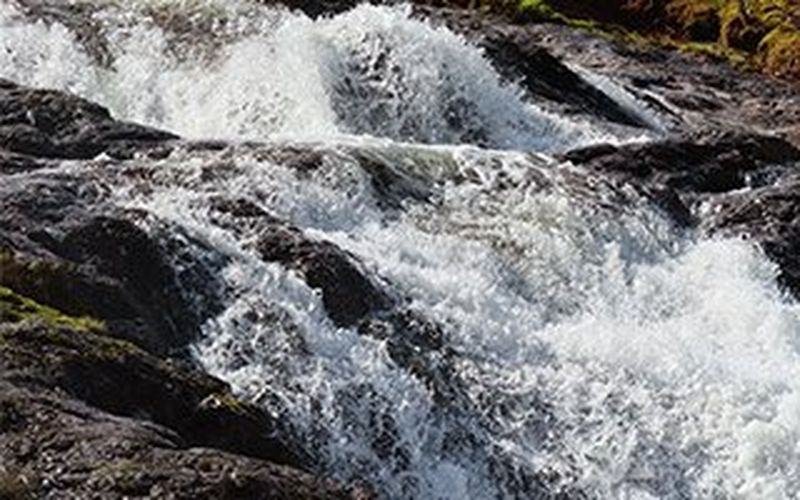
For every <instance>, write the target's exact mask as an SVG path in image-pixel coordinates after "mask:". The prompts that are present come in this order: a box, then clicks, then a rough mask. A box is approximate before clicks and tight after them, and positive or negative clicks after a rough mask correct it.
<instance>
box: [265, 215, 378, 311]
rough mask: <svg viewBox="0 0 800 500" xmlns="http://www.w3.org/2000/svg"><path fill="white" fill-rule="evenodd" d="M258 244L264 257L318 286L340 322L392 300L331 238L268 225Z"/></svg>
mask: <svg viewBox="0 0 800 500" xmlns="http://www.w3.org/2000/svg"><path fill="white" fill-rule="evenodd" d="M257 246H258V251H259V253H260V254H261V257H262V258H263V259H264V260H265V261H268V262H280V263H281V264H283V265H285V266H286V267H289V268H291V269H294V270H296V271H299V272H301V273H302V274H303V276H304V277H305V280H306V282H307V283H308V285H309V286H310V287H312V288H316V289H319V290H320V291H321V292H322V302H323V304H324V305H325V309H326V311H328V315H329V316H330V318H331V320H333V322H334V323H336V324H337V325H339V326H352V325H355V324H356V323H357V322H358V321H359V320H361V319H362V318H364V317H366V316H368V315H370V314H371V313H374V312H377V311H381V310H384V309H387V308H388V307H389V306H390V305H391V303H392V300H391V299H390V298H389V296H388V295H386V294H385V293H384V292H383V291H382V290H381V289H380V288H379V287H378V286H377V285H376V284H374V283H373V282H372V280H370V279H369V278H368V277H367V274H366V272H364V271H363V270H362V268H361V265H360V264H359V263H358V261H357V260H356V259H355V258H354V257H353V256H352V255H349V254H348V253H347V252H344V251H343V250H341V249H339V248H338V247H337V246H335V245H333V244H331V243H329V242H326V241H314V240H311V239H308V238H307V237H305V236H304V235H303V233H302V232H301V231H300V230H298V229H296V228H292V227H289V226H283V225H272V226H270V227H267V228H266V229H265V230H264V232H263V233H262V235H261V237H260V239H259V242H258V245H257Z"/></svg>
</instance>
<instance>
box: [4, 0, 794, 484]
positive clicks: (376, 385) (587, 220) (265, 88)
mask: <svg viewBox="0 0 800 500" xmlns="http://www.w3.org/2000/svg"><path fill="white" fill-rule="evenodd" d="M93 5H94V7H93V9H92V10H91V11H90V12H89V14H87V15H89V16H91V19H92V20H93V24H92V25H91V29H92V33H93V34H94V35H96V39H95V38H93V37H92V36H82V35H81V34H80V33H79V31H80V30H78V29H76V28H75V27H70V26H67V25H65V24H63V23H59V22H57V21H53V20H52V19H50V20H41V19H40V20H36V19H34V18H31V17H28V16H23V15H22V14H21V9H20V7H19V6H18V5H16V4H15V3H14V2H9V0H3V1H2V3H0V76H3V77H6V78H10V79H13V80H16V81H18V82H20V83H26V84H30V85H35V86H43V87H55V88H61V89H66V90H70V91H72V92H75V93H77V94H80V95H82V96H84V97H87V98H90V99H92V100H95V101H98V102H100V103H102V104H104V105H106V106H108V107H109V108H110V109H111V110H112V112H113V113H114V114H115V115H116V116H117V117H120V118H124V119H128V120H134V121H139V122H144V123H147V124H150V125H154V126H158V127H162V128H165V129H169V130H171V131H174V132H176V133H179V134H182V135H184V136H186V137H190V138H214V139H229V140H233V141H259V142H263V143H267V145H263V146H259V145H253V144H240V145H238V146H233V147H230V148H227V149H225V150H222V151H206V152H197V151H188V150H186V151H182V150H178V151H175V152H173V153H172V154H171V155H170V156H168V157H167V158H163V159H155V160H154V159H139V160H134V162H133V163H135V164H136V168H139V169H146V170H148V171H149V172H150V175H148V176H144V177H145V178H147V179H148V185H147V186H142V185H141V182H140V181H136V180H134V176H125V175H119V176H118V178H116V179H115V180H114V181H113V186H111V187H112V190H113V195H112V196H113V199H114V202H115V203H116V204H118V205H120V206H124V207H135V208H138V209H143V210H146V211H147V212H149V213H150V214H152V219H153V220H158V221H160V223H166V224H169V225H172V227H177V228H180V232H181V234H184V235H186V237H187V238H191V239H192V240H193V241H197V242H201V243H202V245H199V246H198V250H197V251H198V252H204V253H206V254H207V255H208V258H209V259H212V260H214V262H217V263H218V265H219V266H220V271H219V272H220V275H221V276H220V282H221V285H220V284H217V285H215V286H217V288H219V289H218V290H214V291H211V292H206V291H203V292H202V293H218V294H220V295H221V296H223V297H224V301H225V304H226V307H225V310H224V311H223V312H222V313H221V314H220V315H219V316H218V317H215V318H213V319H212V320H210V321H209V322H208V323H207V324H206V325H205V327H204V338H203V339H202V340H201V341H200V342H199V343H198V344H197V345H196V349H195V353H196V355H197V358H198V360H199V361H200V362H201V363H202V364H203V365H204V366H205V367H206V368H207V369H208V370H209V371H210V372H211V373H213V374H215V375H217V376H219V377H221V378H223V379H225V380H227V381H229V382H230V383H231V384H232V385H233V386H234V387H235V389H236V391H237V392H238V393H239V394H241V395H242V396H243V397H246V398H251V399H253V400H255V401H257V402H258V403H260V404H263V405H264V406H265V407H266V408H268V409H269V410H270V411H273V412H275V413H276V414H280V415H281V416H282V418H283V419H284V420H286V421H288V422H290V423H291V431H292V432H293V433H295V435H296V436H297V442H298V443H301V444H302V446H305V452H306V453H307V454H308V455H309V456H310V457H311V458H312V459H313V460H314V461H315V464H316V467H317V468H318V470H319V472H321V473H324V474H326V475H329V476H332V477H334V478H338V479H342V480H361V481H365V482H367V483H368V484H370V485H371V486H372V487H373V488H374V489H375V490H376V491H378V492H379V493H380V494H381V495H382V496H383V497H386V498H430V499H439V498H448V499H462V498H476V499H477V498H495V497H497V498H514V497H518V498H532V497H533V498H535V497H537V496H539V497H541V498H547V496H546V495H547V493H548V492H549V493H555V492H559V491H563V492H567V493H569V494H572V495H576V496H579V495H583V496H584V497H586V498H602V499H605V498H618V499H650V498H665V499H688V498H703V499H705V498H715V499H716V498H732V499H733V498H742V499H753V498H758V499H762V498H774V499H783V498H787V499H788V498H798V496H800V309H799V308H798V305H797V304H796V303H795V302H794V301H792V300H789V299H787V298H786V297H785V296H783V295H782V294H781V293H780V292H779V290H778V288H777V286H776V284H775V275H776V269H775V267H774V266H773V265H772V264H771V263H770V262H769V261H768V260H767V259H766V258H765V257H764V256H763V255H762V253H760V251H758V250H757V249H756V248H754V247H753V246H751V245H749V244H748V243H746V242H742V241H734V240H707V239H699V238H697V237H696V236H695V235H693V234H691V233H686V232H680V231H677V230H676V229H674V228H673V227H672V226H671V225H670V224H669V222H668V221H667V220H666V219H665V218H664V217H662V215H661V214H660V213H659V212H658V211H656V210H654V209H653V208H652V207H651V206H649V205H648V204H647V202H646V201H644V200H642V199H640V198H638V197H637V196H636V194H635V193H634V192H628V190H626V189H625V188H624V187H619V186H614V185H611V184H609V183H607V182H606V181H604V180H603V179H600V178H598V177H595V176H592V175H589V174H587V173H585V172H582V171H581V170H579V169H577V168H575V167H573V166H571V165H568V164H566V165H565V164H559V163H558V162H556V161H554V160H553V159H551V157H550V156H548V154H549V153H553V152H557V151H563V150H566V149H568V148H571V147H575V146H579V145H585V144H590V143H593V142H598V141H609V140H612V141H623V140H626V138H622V137H614V136H611V135H610V133H609V132H608V131H607V130H605V129H604V128H603V126H602V125H599V124H594V123H590V122H588V121H585V120H583V121H581V120H580V119H576V118H574V117H562V116H556V115H552V114H548V113H546V112H544V111H542V110H541V109H540V108H538V107H537V106H536V103H532V102H527V101H526V99H525V98H524V97H523V94H522V93H521V92H520V91H519V89H517V88H516V87H515V86H514V85H511V84H507V83H504V82H502V81H501V80H500V78H499V77H498V75H497V74H496V73H495V72H494V71H493V69H492V67H491V65H490V64H489V63H488V62H487V61H486V60H485V59H484V58H483V56H482V54H481V52H480V50H478V49H477V48H475V47H473V46H471V45H469V44H467V43H466V42H465V41H464V40H463V39H461V38H460V37H459V36H457V35H455V34H453V33H450V32H448V31H446V30H444V29H436V28H433V27H431V26H429V25H428V24H426V23H425V22H421V21H417V20H413V19H410V18H409V16H408V13H407V12H406V11H404V10H403V9H402V8H387V7H371V6H362V7H359V8H356V9H355V10H353V11H351V12H349V13H345V14H342V15H339V16H336V17H332V18H326V19H320V20H317V21H312V20H310V19H308V18H306V17H304V16H303V15H299V14H295V13H290V12H286V11H282V10H270V9H266V8H263V7H256V6H253V5H250V4H249V3H247V2H222V1H221V0H220V1H218V2H211V1H206V2H200V1H196V2H166V1H163V2H156V1H150V2H145V1H139V2H135V1H132V0H131V1H127V2H122V1H119V2H102V3H101V2H95V3H94V4H93ZM181 20H183V21H184V22H183V23H181V22H180V21H181ZM176 25H178V27H179V28H180V29H177V28H176V27H175V26H176ZM98 40H100V41H102V43H101V42H99V41H98ZM594 83H596V84H600V83H603V82H600V80H599V79H595V80H594ZM603 84H605V85H611V83H610V82H608V81H605V82H604V83H603ZM625 104H626V105H628V106H633V105H635V101H632V100H631V101H629V102H626V103H625ZM287 144H292V145H293V147H294V148H297V149H305V150H312V151H315V152H317V153H318V154H319V155H320V157H321V158H322V161H321V164H320V166H319V167H318V168H316V169H314V170H312V171H302V172H301V171H297V170H296V169H291V168H287V167H286V166H284V165H283V164H282V162H281V161H280V160H279V159H276V157H275V156H274V155H272V156H271V155H269V154H261V153H263V151H264V150H268V149H269V148H272V147H277V146H276V145H280V146H281V147H284V146H286V145H287ZM478 146H480V147H478ZM106 161H108V160H107V159H105V158H98V159H97V160H96V161H95V163H97V164H98V165H102V164H103V162H106ZM367 163H368V164H369V165H371V166H370V168H365V164H367ZM62 168H64V169H67V170H74V171H80V169H81V168H83V167H79V166H76V165H75V164H72V163H69V162H65V164H64V166H63V167H62ZM120 168H123V169H124V168H128V167H125V166H122V167H120ZM131 168H132V167H131ZM375 169H385V170H386V171H391V172H392V173H393V174H392V175H394V176H399V177H400V178H403V179H406V180H408V182H410V183H411V184H412V185H413V187H414V189H417V190H419V191H422V192H424V194H425V195H424V196H417V197H414V196H411V197H407V198H405V199H402V200H399V201H398V200H392V203H387V200H386V199H385V197H386V196H388V195H387V194H386V193H383V192H380V191H379V190H376V187H375V184H374V182H372V176H373V175H374V171H375ZM86 175H91V173H90V172H87V173H86ZM140 178H141V177H140ZM219 197H228V198H237V199H246V200H248V201H250V202H252V203H254V204H256V205H258V206H259V207H261V208H262V209H264V210H266V211H267V212H269V213H270V214H272V215H274V216H275V217H277V218H279V219H281V220H285V221H288V222H290V223H291V224H292V225H294V226H296V227H298V228H300V229H302V230H303V232H304V234H305V235H307V236H308V237H309V238H312V239H315V240H325V241H329V242H332V243H334V244H335V245H337V246H338V247H340V248H343V249H345V250H347V251H348V252H350V253H351V254H353V255H355V256H357V258H358V259H359V260H360V261H361V263H362V264H363V266H364V269H365V270H366V272H368V273H369V274H370V276H372V277H373V279H374V280H376V281H378V282H380V283H381V284H382V286H385V287H386V288H387V289H390V290H391V291H392V293H393V294H394V295H395V296H397V297H401V298H402V299H401V301H402V302H403V304H404V306H403V307H405V308H407V309H408V310H411V311H413V312H414V314H417V315H419V316H420V317H424V318H427V320H429V321H430V322H432V323H435V324H438V325H440V326H441V331H442V335H443V338H444V343H445V345H446V348H441V349H438V350H437V351H436V352H431V353H427V354H426V356H421V357H419V358H415V359H421V360H423V361H420V363H422V366H410V365H408V364H404V363H403V362H401V361H400V360H399V359H398V357H397V356H394V355H392V352H391V351H392V346H391V345H390V344H391V342H390V340H387V339H381V338H379V337H375V336H366V335H362V334H360V333H359V332H358V331H357V330H356V329H355V328H342V327H337V326H336V325H335V324H334V323H333V322H332V321H331V319H330V318H329V317H328V316H327V314H326V310H325V308H324V307H323V303H322V300H321V298H320V295H319V293H317V292H316V291H315V290H313V289H311V288H309V287H308V286H307V285H306V283H305V282H304V280H303V279H302V277H301V276H300V275H298V274H297V273H295V272H293V271H290V270H287V269H286V268H284V267H283V266H281V265H279V264H276V263H265V262H263V260H261V258H260V257H259V254H258V252H257V251H256V250H255V248H254V247H255V245H256V241H257V239H258V234H257V229H255V228H253V227H249V226H247V225H243V226H242V227H231V225H230V224H229V223H224V221H222V222H221V221H220V219H219V216H218V214H215V213H214V211H213V210H212V209H211V208H210V207H211V206H212V201H213V200H215V199H218V198H219ZM200 248H202V250H200ZM209 286H210V285H209ZM198 293H201V292H200V291H198ZM392 341H397V340H396V339H394V340H392ZM400 341H401V342H402V339H400ZM409 342H411V340H409ZM417 347H418V346H417ZM432 378H435V379H437V381H436V382H435V383H430V379H432Z"/></svg>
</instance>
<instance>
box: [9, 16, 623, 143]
mask: <svg viewBox="0 0 800 500" xmlns="http://www.w3.org/2000/svg"><path fill="white" fill-rule="evenodd" d="M188 4H189V6H190V7H191V8H188V7H186V6H184V7H183V9H184V10H181V7H180V4H174V5H173V4H170V3H168V2H141V3H139V4H136V5H138V6H139V8H140V9H141V10H142V11H143V13H138V14H131V13H130V11H129V10H126V11H121V10H120V7H118V6H114V5H109V6H106V7H105V8H97V10H96V11H95V12H94V13H92V14H91V15H90V17H89V19H90V21H91V23H93V24H92V28H91V29H93V30H95V31H94V33H95V34H96V35H97V36H98V37H100V36H101V35H102V40H103V41H102V42H97V43H95V44H94V46H92V43H91V41H90V42H89V43H88V45H89V47H88V48H87V46H86V45H87V43H79V42H78V38H79V36H78V34H76V33H74V32H73V31H71V30H70V29H68V28H67V27H65V26H64V25H62V24H59V23H58V22H48V23H46V22H44V21H42V20H40V21H38V22H36V23H34V24H31V23H27V22H19V17H20V14H19V10H15V9H12V8H11V7H8V6H7V7H6V8H5V11H0V15H2V16H3V17H2V18H0V24H1V25H3V26H4V28H3V30H4V36H3V38H2V39H1V40H0V49H2V50H0V67H3V68H4V71H3V73H4V74H5V75H6V76H13V77H14V79H15V80H17V81H20V82H22V83H26V84H30V85H36V86H43V87H53V88H62V89H65V90H69V91H72V92H75V93H78V94H79V95H82V96H85V97H89V98H92V99H94V100H98V101H100V102H101V103H102V104H105V105H107V106H109V107H110V108H111V110H112V112H113V113H114V114H115V115H117V116H123V117H125V118H127V119H130V120H135V121H138V122H142V123H146V124H150V125H154V126H158V127H163V128H167V129H169V130H172V131H175V132H177V133H180V134H182V135H185V136H187V137H194V138H209V137H213V138H230V139H251V140H264V139H267V138H273V139H274V138H281V137H284V138H286V137H290V138H294V139H297V138H305V139H320V138H331V137H341V136H342V135H350V134H357V135H361V134H367V135H372V136H380V137H388V138H391V139H395V140H402V141H416V142H425V143H470V144H481V145H486V146H491V147H495V148H519V149H537V150H540V151H541V150H559V149H566V148H568V147H570V146H576V145H580V144H589V143H592V142H599V141H601V140H603V139H607V140H608V139H613V136H612V135H611V134H608V133H606V132H603V131H602V130H599V129H595V128H594V127H593V126H592V125H590V124H588V123H585V122H584V123H575V122H573V121H571V120H568V119H564V118H561V117H559V116H556V115H553V114H548V113H546V112H544V111H543V110H541V109H539V108H537V107H536V106H535V105H534V104H530V103H525V102H524V101H523V100H522V98H521V94H520V91H519V89H517V88H516V87H515V86H513V85H510V84H505V83H502V82H501V81H500V80H499V77H498V76H497V74H496V73H495V72H494V71H493V70H492V68H491V66H490V64H489V63H488V62H487V61H486V60H485V59H484V58H483V57H482V55H481V53H480V51H479V50H478V49H476V48H475V47H471V46H469V45H467V44H465V43H464V41H463V40H462V39H461V38H460V37H459V36H457V35H454V34H453V33H451V32H449V31H447V30H444V29H435V28H432V27H430V26H429V25H428V24H427V23H425V22H421V21H415V20H411V19H409V18H408V15H409V13H408V12H407V11H405V10H403V9H400V8H394V9H389V8H385V7H372V6H361V7H359V8H357V9H355V10H353V11H351V12H349V13H346V14H342V15H340V16H336V17H334V18H330V19H322V20H318V21H312V20H310V19H308V18H306V17H305V16H303V15H298V14H291V13H288V12H285V11H273V10H268V9H266V8H257V7H253V6H246V4H244V3H242V2H234V3H233V4H231V5H226V4H224V3H221V2H188ZM145 14H148V15H145ZM87 16H89V14H87ZM181 16H183V17H181ZM179 21H180V22H183V24H180V23H179ZM187 26H188V27H187ZM87 29H88V28H87ZM176 30H177V32H176ZM84 38H85V37H84ZM89 38H91V37H89ZM187 40H188V43H187ZM98 52H99V54H98ZM98 57H102V58H105V59H103V60H104V61H106V64H101V63H100V62H101V61H98V60H97V58H98ZM198 59H199V60H198Z"/></svg>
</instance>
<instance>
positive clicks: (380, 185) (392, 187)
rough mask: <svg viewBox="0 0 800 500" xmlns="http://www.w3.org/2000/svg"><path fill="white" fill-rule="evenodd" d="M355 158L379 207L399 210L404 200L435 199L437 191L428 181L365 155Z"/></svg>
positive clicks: (420, 200) (428, 201)
mask: <svg viewBox="0 0 800 500" xmlns="http://www.w3.org/2000/svg"><path fill="white" fill-rule="evenodd" d="M357 156H358V163H359V165H360V166H361V168H362V169H364V171H365V172H367V173H368V174H369V176H370V179H371V184H372V189H373V190H374V191H375V195H376V197H377V201H378V206H379V207H381V208H384V209H401V208H403V205H404V203H405V201H406V200H411V201H417V202H422V203H430V202H432V201H434V199H435V198H436V194H437V189H436V186H434V185H431V180H430V179H426V178H424V177H422V176H418V175H414V174H413V173H410V172H408V171H404V170H402V169H400V168H397V167H395V166H394V165H391V164H389V163H387V162H385V161H381V160H378V159H376V158H371V157H369V156H367V155H365V154H360V155H357Z"/></svg>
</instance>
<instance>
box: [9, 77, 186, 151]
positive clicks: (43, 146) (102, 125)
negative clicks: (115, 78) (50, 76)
mask: <svg viewBox="0 0 800 500" xmlns="http://www.w3.org/2000/svg"><path fill="white" fill-rule="evenodd" d="M176 138H177V137H176V136H175V135H173V134H170V133H168V132H163V131H160V130H156V129H153V128H150V127H144V126H142V125H136V124H133V123H126V122H119V121H115V120H114V119H112V118H111V115H110V114H109V112H108V110H107V109H105V108H103V107H102V106H100V105H98V104H95V103H92V102H89V101H87V100H85V99H81V98H79V97H75V96H73V95H70V94H67V93H64V92H59V91H54V90H38V89H30V88H27V87H22V86H19V85H16V84H14V83H12V82H9V81H7V80H2V81H0V143H2V144H3V148H4V149H7V150H9V151H12V152H16V153H21V154H26V155H30V156H35V157H42V158H93V157H95V156H97V155H98V154H100V153H102V152H104V151H107V150H112V149H118V150H119V149H124V150H129V151H130V150H135V149H136V148H140V147H147V146H149V145H152V144H153V143H159V142H163V141H167V140H170V139H176Z"/></svg>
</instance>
